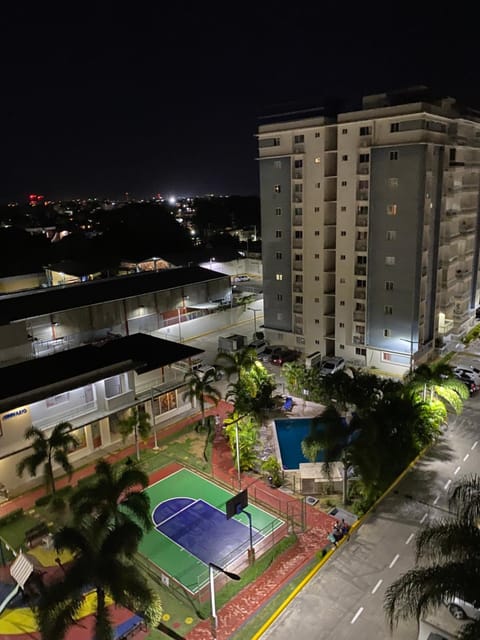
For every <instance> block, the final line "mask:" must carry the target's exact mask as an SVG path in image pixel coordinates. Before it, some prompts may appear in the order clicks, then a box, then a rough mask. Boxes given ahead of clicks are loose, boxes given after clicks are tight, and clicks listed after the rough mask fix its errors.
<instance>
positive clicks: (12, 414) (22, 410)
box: [0, 407, 30, 436]
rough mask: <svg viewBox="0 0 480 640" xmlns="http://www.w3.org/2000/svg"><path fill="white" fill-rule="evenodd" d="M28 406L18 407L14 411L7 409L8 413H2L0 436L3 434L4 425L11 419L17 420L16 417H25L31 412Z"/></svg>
mask: <svg viewBox="0 0 480 640" xmlns="http://www.w3.org/2000/svg"><path fill="white" fill-rule="evenodd" d="M29 411H30V410H29V408H28V407H17V408H16V409H12V411H7V413H4V414H2V416H1V418H0V436H3V428H2V427H3V425H4V423H6V422H9V421H15V420H16V419H18V418H20V419H22V418H24V417H25V416H27V414H28V413H29Z"/></svg>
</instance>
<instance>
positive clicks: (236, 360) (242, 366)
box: [215, 347, 258, 379]
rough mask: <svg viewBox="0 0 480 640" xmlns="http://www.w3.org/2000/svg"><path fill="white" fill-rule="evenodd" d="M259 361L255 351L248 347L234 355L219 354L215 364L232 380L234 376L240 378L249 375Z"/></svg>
mask: <svg viewBox="0 0 480 640" xmlns="http://www.w3.org/2000/svg"><path fill="white" fill-rule="evenodd" d="M257 361H258V355H257V352H256V351H255V349H251V348H249V347H247V348H246V349H241V350H240V351H235V352H234V353H219V354H218V356H217V359H216V361H215V363H216V365H217V366H218V367H219V368H220V369H222V370H223V371H225V373H226V374H227V377H228V379H230V378H231V377H232V376H233V375H238V377H240V376H242V375H244V374H248V373H249V371H250V370H251V369H252V368H253V367H254V366H255V363H256V362H257Z"/></svg>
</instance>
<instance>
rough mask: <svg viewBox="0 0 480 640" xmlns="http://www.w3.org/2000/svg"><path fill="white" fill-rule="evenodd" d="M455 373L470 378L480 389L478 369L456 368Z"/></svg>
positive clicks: (479, 371)
mask: <svg viewBox="0 0 480 640" xmlns="http://www.w3.org/2000/svg"><path fill="white" fill-rule="evenodd" d="M453 373H455V374H457V373H459V374H461V375H464V376H468V377H469V378H471V379H472V380H473V381H474V382H475V384H476V385H477V386H478V387H480V369H477V368H476V367H454V368H453Z"/></svg>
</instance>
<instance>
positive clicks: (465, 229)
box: [459, 222, 475, 235]
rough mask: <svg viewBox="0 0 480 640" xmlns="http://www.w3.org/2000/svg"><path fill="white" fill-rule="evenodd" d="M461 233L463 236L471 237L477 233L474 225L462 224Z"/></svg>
mask: <svg viewBox="0 0 480 640" xmlns="http://www.w3.org/2000/svg"><path fill="white" fill-rule="evenodd" d="M459 231H460V233H461V234H462V235H470V234H471V233H475V227H474V226H473V225H470V224H466V223H465V222H462V223H461V224H460V228H459Z"/></svg>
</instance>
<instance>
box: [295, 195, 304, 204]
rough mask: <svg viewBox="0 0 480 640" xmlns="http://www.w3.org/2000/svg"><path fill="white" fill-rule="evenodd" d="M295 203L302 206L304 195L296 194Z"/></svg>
mask: <svg viewBox="0 0 480 640" xmlns="http://www.w3.org/2000/svg"><path fill="white" fill-rule="evenodd" d="M293 201H294V202H295V204H301V203H302V202H303V193H294V194H293Z"/></svg>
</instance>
